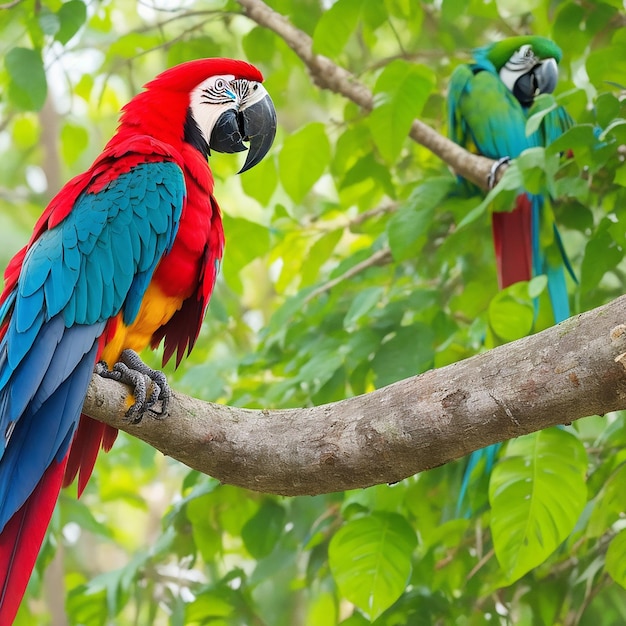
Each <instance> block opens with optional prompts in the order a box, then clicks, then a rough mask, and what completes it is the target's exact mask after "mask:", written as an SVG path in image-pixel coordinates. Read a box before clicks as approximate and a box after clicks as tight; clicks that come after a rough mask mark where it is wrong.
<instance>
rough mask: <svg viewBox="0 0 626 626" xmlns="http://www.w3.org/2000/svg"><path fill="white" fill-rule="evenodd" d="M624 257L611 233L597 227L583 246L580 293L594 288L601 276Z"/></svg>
mask: <svg viewBox="0 0 626 626" xmlns="http://www.w3.org/2000/svg"><path fill="white" fill-rule="evenodd" d="M623 257H624V252H623V250H621V249H620V248H619V246H617V245H616V243H615V241H614V240H613V238H612V237H611V235H610V234H609V233H608V232H607V231H606V230H605V229H600V228H598V231H597V232H596V234H595V235H594V236H593V237H592V238H591V239H589V241H588V242H587V245H586V247H585V256H584V257H583V261H582V266H581V270H580V290H581V292H582V293H585V292H587V291H591V290H593V289H596V288H597V287H598V285H599V284H600V281H601V280H602V277H603V276H604V275H605V274H606V273H607V272H608V271H610V270H612V269H613V268H615V267H616V266H617V264H618V263H619V262H620V261H621V260H622V258H623Z"/></svg>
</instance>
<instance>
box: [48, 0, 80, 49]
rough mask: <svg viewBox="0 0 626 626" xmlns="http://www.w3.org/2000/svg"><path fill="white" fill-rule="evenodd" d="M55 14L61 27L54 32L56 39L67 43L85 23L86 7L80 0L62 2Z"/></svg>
mask: <svg viewBox="0 0 626 626" xmlns="http://www.w3.org/2000/svg"><path fill="white" fill-rule="evenodd" d="M57 16H58V18H59V22H60V24H61V27H60V28H59V30H58V32H57V33H56V39H57V40H58V41H60V42H61V43H62V44H65V43H67V42H68V41H69V40H70V39H71V38H72V37H73V36H74V35H75V34H76V33H77V32H78V29H79V28H80V27H81V26H82V25H83V24H84V23H85V20H86V19H87V7H86V6H85V3H84V2H82V1H81V0H70V1H69V2H64V3H63V4H62V5H61V8H60V9H59V11H58V13H57Z"/></svg>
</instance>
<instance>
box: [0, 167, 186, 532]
mask: <svg viewBox="0 0 626 626" xmlns="http://www.w3.org/2000/svg"><path fill="white" fill-rule="evenodd" d="M184 196H185V185H184V178H183V173H182V170H181V169H180V167H179V166H178V165H177V164H176V163H174V162H168V161H159V162H147V163H146V162H144V163H139V164H134V165H133V166H131V167H130V168H129V169H128V171H126V172H124V173H122V174H120V175H119V176H117V177H116V178H114V179H112V180H106V179H105V180H102V179H99V180H97V181H95V182H94V185H92V187H91V188H87V189H86V190H85V191H83V193H81V194H80V195H79V196H78V198H77V200H76V201H75V203H74V206H73V209H72V210H71V211H69V212H68V214H67V216H66V217H65V218H64V219H63V220H62V221H61V222H59V223H58V224H57V225H56V226H55V227H53V228H51V229H50V230H47V231H44V232H43V233H42V234H41V235H40V237H39V238H38V239H37V240H35V241H34V242H33V243H32V245H31V247H30V249H29V250H28V252H27V254H26V256H25V258H24V261H23V266H22V270H21V273H20V278H19V280H18V281H17V284H16V285H15V288H14V291H13V293H11V294H10V296H9V297H8V298H7V299H6V301H5V302H6V303H8V304H6V305H5V306H3V307H2V312H3V314H4V321H3V323H4V324H5V325H6V332H5V334H4V336H3V337H2V340H1V341H0V432H2V433H11V435H10V437H9V436H6V437H3V438H2V439H1V440H0V463H1V470H2V471H0V530H1V529H2V527H3V526H4V524H5V523H6V522H7V521H8V520H9V519H10V518H11V516H12V515H13V514H14V513H15V511H17V509H18V508H19V507H20V506H21V505H22V504H23V503H24V502H25V500H26V499H27V498H28V497H29V495H30V493H32V491H33V490H34V489H35V487H36V485H37V483H38V481H39V480H40V478H41V476H42V475H43V473H44V472H45V470H46V468H47V467H48V466H49V465H50V463H51V460H52V459H56V460H57V461H60V460H61V459H62V458H64V456H65V454H66V453H67V450H68V448H69V445H70V442H71V435H72V433H73V432H74V429H75V428H76V424H77V423H78V419H79V416H80V410H81V407H82V403H83V400H84V394H85V391H86V387H87V384H88V382H89V379H90V378H91V373H92V371H93V366H94V363H95V359H96V352H97V342H98V338H99V336H100V335H101V334H102V332H103V330H104V326H105V323H106V321H107V320H108V319H110V318H112V317H114V316H116V315H117V314H118V313H119V312H122V313H123V317H124V320H125V321H126V322H127V323H129V322H131V321H132V320H133V319H134V317H135V316H136V315H137V312H138V310H139V306H140V303H141V299H142V297H143V294H144V292H145V289H146V287H147V285H148V283H149V281H150V278H151V276H152V273H153V272H154V269H155V267H156V265H157V264H158V262H159V260H160V259H161V258H162V256H163V255H164V254H165V253H166V252H167V251H168V250H169V249H170V248H171V246H172V244H173V242H174V238H175V236H176V232H177V228H178V223H179V220H180V217H181V213H182V209H183V204H184ZM69 407H71V409H70V408H69ZM16 473H18V474H19V481H16V480H15V476H16V475H17V474H16Z"/></svg>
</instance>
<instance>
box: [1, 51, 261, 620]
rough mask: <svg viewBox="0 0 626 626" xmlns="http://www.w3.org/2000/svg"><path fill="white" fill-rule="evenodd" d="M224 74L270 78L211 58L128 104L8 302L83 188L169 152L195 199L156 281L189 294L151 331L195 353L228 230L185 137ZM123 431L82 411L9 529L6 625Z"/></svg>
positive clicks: (66, 192)
mask: <svg viewBox="0 0 626 626" xmlns="http://www.w3.org/2000/svg"><path fill="white" fill-rule="evenodd" d="M216 74H231V75H234V76H235V77H237V78H245V79H249V80H254V81H259V82H260V81H262V80H263V77H262V75H261V73H260V72H259V71H258V70H257V69H256V68H254V67H253V66H252V65H249V64H248V63H245V62H242V61H233V60H230V59H201V60H197V61H191V62H189V63H184V64H182V65H179V66H176V67H174V68H171V69H170V70H167V71H165V72H163V73H162V74H161V75H159V76H157V77H156V78H155V79H154V80H152V81H151V82H150V83H148V84H147V85H146V91H144V92H142V93H140V94H138V95H137V96H135V98H133V99H132V100H131V101H130V102H129V103H128V104H127V105H126V106H125V107H124V108H123V109H122V115H121V119H120V125H119V127H118V130H117V132H116V134H115V135H114V136H113V138H112V139H111V140H110V141H109V142H108V144H107V145H106V147H105V149H104V151H103V153H102V154H101V155H100V156H99V157H98V158H97V159H96V160H95V161H94V163H93V165H92V166H91V167H90V168H89V170H88V171H87V172H85V173H83V174H80V175H79V176H76V177H75V178H73V179H72V180H71V181H69V182H68V183H67V184H66V185H65V186H64V187H63V188H62V189H61V190H60V191H59V193H58V194H57V195H56V196H55V197H54V198H53V199H52V201H51V202H50V204H49V205H48V207H47V208H46V209H45V211H44V212H43V214H42V216H41V217H40V218H39V220H38V221H37V223H36V225H35V227H34V231H33V235H32V237H31V239H30V242H29V244H28V245H27V246H26V247H25V248H24V249H22V250H21V251H20V252H18V254H17V255H16V256H15V257H14V259H13V260H12V261H11V262H10V263H9V266H8V267H7V270H6V272H5V289H4V291H3V293H2V295H0V305H1V304H2V303H3V302H5V301H6V299H7V298H8V297H10V295H11V294H12V293H13V291H14V290H15V289H16V287H17V284H18V281H19V277H20V272H21V270H22V264H23V261H24V258H25V255H26V253H27V250H28V248H29V247H30V246H31V245H32V244H33V243H34V242H35V241H36V240H37V239H38V238H39V237H40V236H41V235H42V233H43V232H45V231H46V230H48V229H51V228H53V227H54V226H56V225H57V224H59V223H60V222H61V221H62V220H63V219H65V218H66V217H67V215H68V214H69V213H70V212H71V211H72V208H73V207H74V204H75V202H76V200H77V198H78V197H79V195H80V194H81V193H83V192H84V191H85V190H87V189H89V190H90V191H92V192H97V191H98V190H99V189H103V188H104V187H105V186H106V185H107V184H108V183H109V182H110V181H112V180H114V179H115V178H116V177H118V176H120V175H121V174H123V173H125V172H127V171H129V169H130V168H132V167H133V166H135V165H137V164H138V163H140V162H146V161H150V160H157V161H158V160H164V158H165V159H166V160H171V161H174V162H176V163H178V164H179V165H180V167H181V168H182V169H183V172H184V176H185V185H186V193H187V196H186V204H185V206H184V207H183V216H182V218H181V221H180V224H179V229H178V232H177V234H176V239H175V241H174V244H173V247H172V249H171V251H170V252H169V253H168V254H167V256H166V257H164V258H163V259H162V260H161V262H160V264H159V265H158V267H157V269H156V271H155V273H154V276H153V281H154V282H155V283H156V284H157V285H158V287H159V289H160V291H161V293H163V294H164V295H165V296H167V297H169V298H170V300H172V299H173V300H174V301H175V302H176V301H177V300H179V301H180V308H179V310H178V311H177V312H175V313H174V315H173V317H172V318H171V320H170V321H172V322H173V323H171V324H170V323H169V322H168V323H166V324H165V326H164V327H163V328H161V329H158V330H157V331H156V332H154V331H153V329H152V328H151V329H150V330H149V331H148V333H149V334H152V333H154V334H153V337H152V340H153V343H155V342H156V343H158V341H159V340H160V339H163V338H164V339H165V343H166V350H165V352H166V356H171V354H172V352H173V351H174V350H175V349H177V350H178V355H177V357H178V358H177V361H178V360H180V357H181V356H182V354H183V352H184V351H185V349H187V350H191V347H192V346H193V344H194V342H195V340H196V338H197V336H198V332H199V330H200V325H201V323H202V318H203V317H204V312H205V309H206V306H207V304H208V300H209V297H210V294H211V291H212V289H213V285H214V282H215V276H216V273H217V268H218V265H219V260H220V259H221V256H222V251H223V247H224V234H223V230H222V223H221V215H220V211H219V208H218V205H217V203H216V202H215V200H214V198H213V195H212V194H213V177H212V174H211V171H210V169H209V166H208V163H207V160H206V158H205V156H203V155H202V154H201V153H200V152H199V151H198V150H197V149H195V148H194V147H193V146H191V145H189V144H188V143H186V142H185V140H184V132H185V131H184V126H185V120H186V116H187V111H188V107H189V94H190V92H191V90H192V89H194V88H195V87H196V86H197V85H198V84H200V83H201V82H202V81H204V80H205V79H206V78H208V77H209V76H212V75H216ZM11 315H12V309H11V308H9V310H8V311H7V312H6V314H5V319H4V324H3V325H2V326H1V327H0V338H1V336H2V334H3V333H5V332H6V328H7V323H8V320H9V319H10V316H11ZM118 317H119V316H118ZM118 329H119V319H118V318H115V319H113V320H110V321H109V323H108V324H107V327H106V329H105V332H104V333H103V335H102V337H101V338H100V345H99V350H100V353H102V350H103V349H104V348H105V346H106V345H107V343H108V342H109V341H110V340H111V338H112V337H113V335H115V332H116V330H118ZM112 345H115V343H113V344H112ZM100 353H99V356H100ZM99 356H98V358H99ZM107 358H108V357H107ZM50 418H51V419H54V416H50ZM116 435H117V430H116V429H114V428H111V427H109V426H105V425H104V424H100V423H98V422H95V421H93V420H92V419H90V418H88V417H86V416H84V415H83V416H81V418H80V422H79V425H78V428H77V431H76V433H75V435H74V439H73V441H72V445H71V448H70V451H69V452H68V454H67V455H66V457H65V458H64V459H63V461H62V462H61V463H56V462H53V463H52V465H51V466H50V467H49V468H48V469H47V470H46V472H45V473H44V475H43V477H42V478H41V480H40V482H39V483H38V484H37V487H36V488H35V490H34V491H33V492H32V493H31V495H30V496H29V498H28V500H27V501H26V502H25V503H24V504H23V505H22V507H21V508H20V509H19V510H18V511H17V512H16V513H14V514H13V516H12V517H11V518H10V520H9V522H8V523H7V524H6V526H5V527H4V529H2V531H1V532H0V626H4V625H5V624H6V625H9V624H11V623H12V620H13V618H14V616H15V614H16V612H17V609H18V607H19V604H20V601H21V598H22V595H23V593H24V591H25V589H26V585H27V584H28V579H29V577H30V573H31V571H32V568H33V567H34V564H35V560H36V558H37V553H38V551H39V547H40V546H41V542H42V541H43V538H44V535H45V532H46V528H47V526H48V523H49V521H50V517H51V515H52V511H53V510H54V505H55V502H56V500H57V498H58V494H59V490H60V488H61V485H62V484H64V485H67V484H69V483H70V482H72V480H73V479H74V478H75V477H76V476H77V475H78V491H79V494H80V493H81V492H82V491H83V489H84V487H85V485H86V483H87V481H88V480H89V476H90V475H91V472H92V469H93V466H94V463H95V460H96V457H97V454H98V451H99V450H100V448H101V447H102V448H104V449H105V450H108V449H110V447H111V446H112V445H113V442H114V441H115V438H116Z"/></svg>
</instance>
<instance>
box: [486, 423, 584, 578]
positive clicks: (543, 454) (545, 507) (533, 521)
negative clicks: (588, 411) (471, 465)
mask: <svg viewBox="0 0 626 626" xmlns="http://www.w3.org/2000/svg"><path fill="white" fill-rule="evenodd" d="M563 417H564V418H565V416H563ZM586 471H587V454H586V452H585V449H584V447H583V445H582V443H581V442H580V441H579V440H578V439H577V438H576V437H575V436H574V435H572V434H571V433H568V432H566V431H564V430H562V429H558V428H551V429H548V430H543V431H541V432H538V433H533V434H532V435H526V436H524V437H520V438H518V439H514V440H512V441H510V442H509V444H508V445H507V448H506V452H505V454H504V456H503V457H502V458H501V460H500V461H499V462H498V463H497V465H496V466H495V468H494V470H493V473H492V475H491V480H490V483H489V502H490V504H491V533H492V536H493V544H494V548H495V552H496V557H497V559H498V562H499V563H500V566H501V567H502V569H503V570H504V572H505V575H506V578H507V581H508V582H509V583H511V582H513V581H515V580H517V579H519V578H520V577H521V576H523V575H524V574H525V573H526V572H528V571H530V570H531V569H533V568H534V567H536V566H537V565H539V564H540V563H542V562H543V561H544V560H545V559H546V558H547V557H548V556H549V555H550V554H551V553H552V552H554V550H556V548H557V547H558V546H559V544H560V543H561V542H562V541H563V540H564V539H565V538H566V537H567V535H568V534H569V533H570V532H571V531H572V530H573V528H574V525H575V524H576V521H577V520H578V518H579V516H580V514H581V512H582V510H583V508H584V506H585V502H586V500H587V486H586V484H585V474H586Z"/></svg>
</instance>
